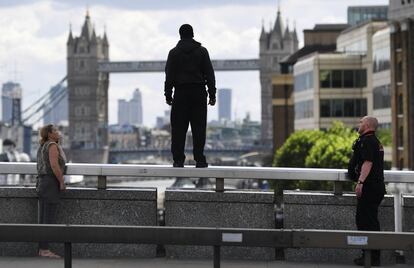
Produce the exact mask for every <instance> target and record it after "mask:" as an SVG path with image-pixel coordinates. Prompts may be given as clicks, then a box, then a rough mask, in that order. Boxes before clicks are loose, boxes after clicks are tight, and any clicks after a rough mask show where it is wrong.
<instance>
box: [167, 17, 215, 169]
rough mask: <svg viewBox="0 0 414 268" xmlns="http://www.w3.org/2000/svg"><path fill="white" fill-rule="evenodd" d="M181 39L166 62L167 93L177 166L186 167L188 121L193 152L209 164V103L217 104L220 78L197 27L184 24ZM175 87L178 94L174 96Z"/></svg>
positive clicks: (200, 164)
mask: <svg viewBox="0 0 414 268" xmlns="http://www.w3.org/2000/svg"><path fill="white" fill-rule="evenodd" d="M179 33H180V38H181V40H180V41H179V42H178V44H177V46H176V47H175V48H173V49H171V50H170V52H169V54H168V59H167V63H166V65H165V87H164V95H165V99H166V102H167V104H168V105H172V108H171V152H172V155H173V159H174V164H173V166H174V167H184V161H185V154H184V147H185V138H186V135H187V130H188V124H191V131H192V134H193V154H194V160H195V161H196V167H199V168H204V167H207V166H208V164H207V161H206V157H205V156H204V145H205V142H206V125H207V92H206V85H207V87H208V96H209V102H208V104H210V105H214V104H215V103H216V80H215V77H214V70H213V66H212V64H211V61H210V56H209V55H208V51H207V49H206V48H204V47H202V46H201V44H200V43H199V42H197V41H195V40H194V39H193V37H194V33H193V27H191V25H189V24H184V25H182V26H181V27H180V29H179ZM173 88H174V96H173Z"/></svg>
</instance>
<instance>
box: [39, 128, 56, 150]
mask: <svg viewBox="0 0 414 268" xmlns="http://www.w3.org/2000/svg"><path fill="white" fill-rule="evenodd" d="M54 127H55V126H54V125H53V124H48V125H46V126H44V127H42V128H41V129H40V131H39V136H40V140H39V144H40V145H43V144H45V142H47V140H48V139H49V133H52V131H53V128H54Z"/></svg>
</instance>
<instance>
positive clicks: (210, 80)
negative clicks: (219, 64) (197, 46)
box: [204, 49, 216, 100]
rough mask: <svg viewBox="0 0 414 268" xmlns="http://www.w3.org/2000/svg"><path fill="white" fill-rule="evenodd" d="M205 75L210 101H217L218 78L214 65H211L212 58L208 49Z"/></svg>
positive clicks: (205, 60)
mask: <svg viewBox="0 0 414 268" xmlns="http://www.w3.org/2000/svg"><path fill="white" fill-rule="evenodd" d="M204 57H205V59H204V75H205V79H206V82H207V87H208V95H209V97H210V99H214V100H215V99H216V77H215V75H214V69H213V64H211V60H210V56H209V54H208V51H207V49H205V55H204Z"/></svg>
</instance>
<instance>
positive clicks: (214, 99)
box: [208, 98, 216, 106]
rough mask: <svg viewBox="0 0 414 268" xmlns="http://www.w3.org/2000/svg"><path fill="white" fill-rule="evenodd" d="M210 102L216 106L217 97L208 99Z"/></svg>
mask: <svg viewBox="0 0 414 268" xmlns="http://www.w3.org/2000/svg"><path fill="white" fill-rule="evenodd" d="M208 104H209V105H211V106H214V104H216V98H210V99H209V100H208Z"/></svg>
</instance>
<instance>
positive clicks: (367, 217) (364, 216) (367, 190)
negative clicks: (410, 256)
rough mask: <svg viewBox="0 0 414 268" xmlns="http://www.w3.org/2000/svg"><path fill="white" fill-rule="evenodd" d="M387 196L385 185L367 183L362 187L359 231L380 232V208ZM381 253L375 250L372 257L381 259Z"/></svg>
mask: <svg viewBox="0 0 414 268" xmlns="http://www.w3.org/2000/svg"><path fill="white" fill-rule="evenodd" d="M384 194H385V186H384V183H382V182H381V183H380V182H379V183H366V184H364V186H362V196H361V197H360V198H358V201H357V210H356V225H357V228H358V230H359V231H380V223H379V221H378V207H379V205H380V204H381V201H382V199H383V198H384ZM379 254H380V253H379V251H378V250H373V251H372V257H373V258H374V259H375V258H379Z"/></svg>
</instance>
